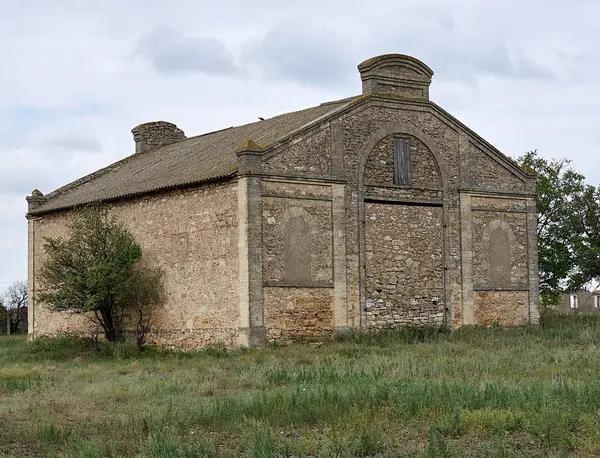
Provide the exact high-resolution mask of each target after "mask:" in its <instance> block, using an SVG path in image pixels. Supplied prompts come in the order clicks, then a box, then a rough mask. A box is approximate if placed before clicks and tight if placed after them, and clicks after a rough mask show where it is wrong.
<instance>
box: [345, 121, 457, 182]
mask: <svg viewBox="0 0 600 458" xmlns="http://www.w3.org/2000/svg"><path fill="white" fill-rule="evenodd" d="M398 140H400V141H403V142H404V143H405V145H406V146H404V154H403V158H404V159H406V158H408V163H409V167H410V174H411V178H412V180H411V184H410V186H413V187H420V188H427V189H440V190H446V183H447V179H446V177H444V174H443V171H444V170H445V167H444V164H443V159H442V158H441V156H440V154H439V152H438V151H437V149H436V148H435V146H434V143H433V141H432V140H431V139H430V138H429V137H428V136H427V134H425V133H424V132H422V131H420V130H419V129H417V128H415V127H413V126H410V125H406V124H397V123H396V124H392V125H388V126H385V127H383V128H381V129H380V130H378V131H377V132H375V133H373V134H372V135H371V136H370V137H369V138H368V139H367V141H366V142H365V143H364V145H363V147H362V149H361V152H360V159H359V163H358V170H357V172H358V184H359V186H360V187H362V186H364V185H370V184H371V185H388V184H393V183H394V168H395V167H397V161H398V158H394V154H395V153H394V149H395V145H394V144H395V143H398ZM407 147H408V153H406V148H407ZM396 184H398V183H396Z"/></svg>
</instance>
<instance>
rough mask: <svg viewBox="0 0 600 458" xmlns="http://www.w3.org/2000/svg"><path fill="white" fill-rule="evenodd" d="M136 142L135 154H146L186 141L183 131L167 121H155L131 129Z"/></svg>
mask: <svg viewBox="0 0 600 458" xmlns="http://www.w3.org/2000/svg"><path fill="white" fill-rule="evenodd" d="M131 133H132V134H133V140H134V141H135V152H136V153H145V152H147V151H152V150H153V149H156V148H160V147H161V146H165V145H170V144H171V143H177V142H180V141H182V140H185V139H186V138H187V137H186V136H185V134H184V133H183V130H181V129H180V128H178V127H177V126H176V125H175V124H172V123H170V122H166V121H155V122H147V123H144V124H140V125H139V126H137V127H134V128H133V129H131Z"/></svg>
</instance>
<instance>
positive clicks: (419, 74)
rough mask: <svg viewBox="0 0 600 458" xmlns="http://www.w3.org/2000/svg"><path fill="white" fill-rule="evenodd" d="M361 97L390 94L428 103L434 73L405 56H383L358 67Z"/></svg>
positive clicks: (416, 60) (368, 60)
mask: <svg viewBox="0 0 600 458" xmlns="http://www.w3.org/2000/svg"><path fill="white" fill-rule="evenodd" d="M358 71H359V72H360V79H361V80H362V84H363V94H369V95H370V94H393V95H395V96H398V97H400V98H405V99H413V100H415V99H416V100H429V85H430V84H431V77H432V76H433V71H432V70H431V69H430V68H429V67H428V66H427V65H425V64H424V63H423V62H421V61H420V60H418V59H415V58H414V57H411V56H406V55H404V54H385V55H383V56H377V57H372V58H371V59H367V60H365V61H364V62H363V63H361V64H359V66H358Z"/></svg>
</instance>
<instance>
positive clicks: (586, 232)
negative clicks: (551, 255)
mask: <svg viewBox="0 0 600 458" xmlns="http://www.w3.org/2000/svg"><path fill="white" fill-rule="evenodd" d="M573 207H574V209H573V211H574V213H573V214H572V216H571V219H572V220H573V226H574V230H575V233H576V234H578V237H577V243H576V244H575V246H574V248H573V253H574V257H575V259H576V263H575V266H574V269H573V272H572V273H571V275H570V278H569V282H568V288H569V289H570V290H571V291H575V290H578V289H581V288H583V287H584V286H585V285H587V284H589V283H590V282H594V281H595V282H596V283H597V282H598V281H599V279H600V188H595V187H594V186H589V185H588V186H585V188H584V190H583V192H582V193H581V194H580V195H577V196H575V205H574V206H573Z"/></svg>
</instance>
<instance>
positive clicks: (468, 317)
mask: <svg viewBox="0 0 600 458" xmlns="http://www.w3.org/2000/svg"><path fill="white" fill-rule="evenodd" d="M472 239H473V235H472V221H471V196H470V195H469V194H464V193H461V194H460V244H461V251H462V298H463V303H462V324H463V325H466V324H475V306H474V302H473V241H472Z"/></svg>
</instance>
